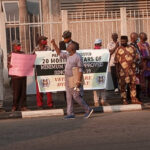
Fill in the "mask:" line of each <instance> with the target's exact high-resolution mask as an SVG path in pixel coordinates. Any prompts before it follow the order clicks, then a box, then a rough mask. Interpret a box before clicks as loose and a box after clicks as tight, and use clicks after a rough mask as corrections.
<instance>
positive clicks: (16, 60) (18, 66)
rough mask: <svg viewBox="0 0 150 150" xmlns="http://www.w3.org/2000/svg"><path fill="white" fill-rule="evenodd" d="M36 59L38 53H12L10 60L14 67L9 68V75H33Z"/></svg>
mask: <svg viewBox="0 0 150 150" xmlns="http://www.w3.org/2000/svg"><path fill="white" fill-rule="evenodd" d="M35 59H36V55H31V54H18V53H12V54H11V62H10V64H11V65H12V67H11V68H10V69H9V75H14V76H20V77H23V76H33V73H34V72H33V71H34V69H33V68H34V67H33V65H34V62H35Z"/></svg>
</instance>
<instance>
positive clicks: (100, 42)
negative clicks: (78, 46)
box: [94, 39, 102, 49]
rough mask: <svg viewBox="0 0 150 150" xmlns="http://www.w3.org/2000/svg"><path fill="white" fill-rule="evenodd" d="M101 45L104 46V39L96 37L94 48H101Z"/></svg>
mask: <svg viewBox="0 0 150 150" xmlns="http://www.w3.org/2000/svg"><path fill="white" fill-rule="evenodd" d="M101 47H102V40H101V39H96V40H95V42H94V49H101Z"/></svg>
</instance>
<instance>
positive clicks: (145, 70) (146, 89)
mask: <svg viewBox="0 0 150 150" xmlns="http://www.w3.org/2000/svg"><path fill="white" fill-rule="evenodd" d="M138 46H139V49H140V53H141V56H142V67H141V68H142V69H141V75H140V82H141V87H142V93H143V94H144V95H145V96H146V95H148V96H150V60H146V59H144V58H146V57H150V46H149V44H148V43H147V42H145V43H142V42H139V43H138Z"/></svg>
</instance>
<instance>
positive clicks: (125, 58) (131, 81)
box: [115, 36, 141, 104]
mask: <svg viewBox="0 0 150 150" xmlns="http://www.w3.org/2000/svg"><path fill="white" fill-rule="evenodd" d="M127 43H128V37H127V36H121V46H120V47H118V49H117V51H116V56H115V63H116V67H117V68H116V69H117V72H118V78H119V86H120V92H121V98H122V101H123V104H128V102H127V98H126V86H127V84H128V85H129V87H130V97H131V103H132V104H141V102H140V101H139V100H138V99H137V98H136V60H137V55H136V54H137V52H136V49H135V48H134V47H132V46H130V45H128V44H127Z"/></svg>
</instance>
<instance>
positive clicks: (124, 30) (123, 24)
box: [120, 7, 127, 35]
mask: <svg viewBox="0 0 150 150" xmlns="http://www.w3.org/2000/svg"><path fill="white" fill-rule="evenodd" d="M120 15H121V35H127V12H126V8H124V7H123V8H120Z"/></svg>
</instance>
